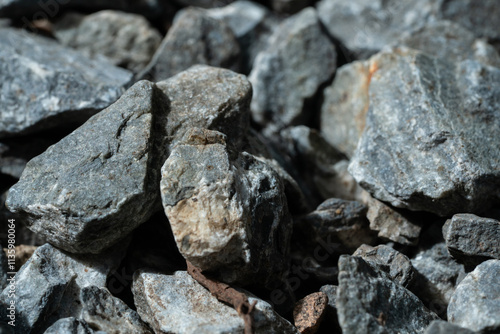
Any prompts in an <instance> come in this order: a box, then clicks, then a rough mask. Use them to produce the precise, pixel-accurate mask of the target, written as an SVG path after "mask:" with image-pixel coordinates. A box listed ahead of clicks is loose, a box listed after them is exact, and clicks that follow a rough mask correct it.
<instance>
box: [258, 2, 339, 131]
mask: <svg viewBox="0 0 500 334" xmlns="http://www.w3.org/2000/svg"><path fill="white" fill-rule="evenodd" d="M336 59H337V54H336V52H335V47H334V45H333V44H332V43H331V42H330V40H329V38H328V37H327V35H326V34H324V33H323V32H322V28H321V25H320V22H319V19H318V14H317V13H316V11H315V10H314V9H312V8H307V9H304V10H303V11H301V12H300V13H298V14H296V15H294V16H292V17H290V18H288V19H287V20H285V21H284V22H283V23H282V24H281V25H280V26H279V27H278V28H277V29H276V31H275V32H274V34H273V36H272V37H271V40H270V42H269V47H268V48H267V49H266V50H264V51H262V52H261V53H260V54H259V55H258V56H257V58H256V59H255V64H254V68H253V69H252V72H251V73H250V76H249V80H250V82H251V83H252V85H253V88H254V90H255V94H254V99H253V100H252V105H251V107H252V117H253V119H254V120H255V121H256V122H257V123H259V124H260V125H262V126H271V128H275V129H278V130H279V129H281V128H283V127H284V126H287V125H292V124H300V123H302V122H303V121H305V120H307V119H310V118H311V116H312V115H311V114H312V112H311V111H310V110H308V108H309V107H310V106H308V100H309V99H312V98H313V97H314V96H315V95H316V93H317V91H318V89H319V87H320V86H321V85H322V84H324V83H326V82H327V81H328V80H329V79H330V78H331V77H332V75H333V73H334V72H335V68H336Z"/></svg>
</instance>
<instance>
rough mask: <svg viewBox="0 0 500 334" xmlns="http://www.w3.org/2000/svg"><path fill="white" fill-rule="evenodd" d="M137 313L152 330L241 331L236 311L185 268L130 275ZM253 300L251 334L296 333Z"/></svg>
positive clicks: (213, 333) (266, 306)
mask: <svg viewBox="0 0 500 334" xmlns="http://www.w3.org/2000/svg"><path fill="white" fill-rule="evenodd" d="M132 291H133V293H134V300H135V305H136V306H137V312H138V313H139V314H140V315H141V317H142V319H143V320H144V321H145V322H147V323H148V324H150V325H151V327H152V328H153V329H154V330H155V332H156V333H179V334H185V333H196V334H198V333H199V334H208V333H210V334H217V333H220V334H222V333H243V331H244V322H243V319H242V318H241V317H240V316H239V315H238V313H237V312H236V310H234V309H233V308H232V307H230V306H227V305H225V304H223V303H221V302H219V301H218V300H217V298H216V297H215V296H213V295H212V294H211V293H210V292H209V291H208V290H206V289H205V288H204V287H203V286H201V285H200V284H199V283H198V282H196V281H195V280H194V279H192V278H191V276H189V274H188V273H187V272H185V271H177V272H175V273H174V274H173V275H164V274H159V273H150V272H146V271H138V272H136V273H135V274H134V284H133V288H132ZM248 299H249V302H250V303H253V302H254V301H255V302H257V304H256V305H255V309H254V311H253V313H252V314H253V317H254V330H255V333H262V334H264V333H266V334H267V333H284V334H285V333H294V334H295V333H298V331H297V330H296V329H295V327H293V326H292V325H291V324H290V323H289V322H288V321H286V320H285V319H283V318H281V317H280V316H279V315H278V314H277V313H275V312H274V311H273V309H272V308H271V306H270V305H269V304H268V303H266V302H264V301H262V300H260V299H257V298H254V297H252V296H249V298H248Z"/></svg>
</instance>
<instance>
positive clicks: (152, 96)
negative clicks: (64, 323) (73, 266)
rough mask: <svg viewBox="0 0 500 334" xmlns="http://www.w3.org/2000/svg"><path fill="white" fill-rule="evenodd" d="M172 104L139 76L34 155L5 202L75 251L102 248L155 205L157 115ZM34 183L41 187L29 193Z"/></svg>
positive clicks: (43, 232)
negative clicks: (112, 99)
mask: <svg viewBox="0 0 500 334" xmlns="http://www.w3.org/2000/svg"><path fill="white" fill-rule="evenodd" d="M167 106H168V102H167V101H166V99H165V97H164V95H163V94H162V93H161V91H159V90H158V88H157V87H156V86H155V85H154V84H152V83H149V82H147V81H141V82H138V83H137V84H135V85H134V86H133V87H132V88H130V89H129V90H128V91H127V92H126V93H125V94H124V95H123V96H122V97H121V98H120V100H119V101H117V102H116V103H114V104H113V105H112V106H110V107H109V108H107V109H106V110H104V111H102V112H100V113H99V114H97V115H95V116H93V117H92V118H91V119H89V120H88V121H87V122H86V123H85V124H84V125H82V126H81V127H79V128H78V129H77V130H75V131H74V132H72V133H71V134H70V135H68V136H67V137H65V138H63V139H62V140H61V141H59V142H58V143H57V144H55V145H53V146H51V147H50V148H49V149H48V150H47V151H46V152H44V153H43V154H41V155H39V156H38V157H36V158H34V159H32V160H31V161H30V162H29V163H28V164H27V166H26V169H25V170H24V172H23V175H22V177H21V179H20V181H19V182H18V183H17V184H16V185H15V186H13V187H12V188H11V189H10V191H9V197H8V198H7V202H6V205H7V207H8V208H9V209H10V210H11V211H13V212H17V213H20V214H23V215H25V216H26V217H27V218H28V223H29V228H30V229H31V230H32V231H34V232H36V233H39V234H41V235H43V236H45V237H46V238H47V240H48V241H49V242H51V243H52V244H54V245H56V246H58V247H60V248H62V249H65V250H67V251H70V252H75V253H86V252H91V253H98V252H100V251H101V250H103V249H105V248H106V247H109V246H111V245H112V244H113V243H115V242H117V241H118V240H119V239H121V238H123V237H125V236H126V235H127V234H128V233H129V232H130V231H132V230H133V229H134V228H136V227H137V226H138V225H140V224H141V223H143V222H145V221H146V220H147V219H148V218H149V216H150V215H151V214H152V211H153V209H154V207H155V204H157V203H156V200H157V197H158V196H157V194H158V190H157V186H158V182H159V170H158V169H159V168H160V167H159V166H161V163H162V162H163V161H164V160H162V157H161V156H162V155H164V153H162V152H161V150H158V151H156V148H155V146H157V145H158V143H157V141H158V140H159V139H158V138H156V137H161V135H162V132H161V131H158V132H159V133H156V134H155V133H154V131H153V124H155V120H156V117H159V116H161V114H166V110H165V109H166V108H167ZM33 188H36V189H37V190H38V191H36V192H34V191H32V189H33Z"/></svg>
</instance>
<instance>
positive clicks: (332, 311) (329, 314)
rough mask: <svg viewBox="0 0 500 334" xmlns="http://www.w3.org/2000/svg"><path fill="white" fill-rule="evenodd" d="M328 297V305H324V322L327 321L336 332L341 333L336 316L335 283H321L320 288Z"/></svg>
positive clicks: (336, 288)
mask: <svg viewBox="0 0 500 334" xmlns="http://www.w3.org/2000/svg"><path fill="white" fill-rule="evenodd" d="M319 290H320V291H321V292H323V293H325V294H326V296H327V297H328V306H327V307H326V316H325V319H324V320H325V322H329V323H330V324H331V326H332V327H333V328H334V329H335V332H336V333H341V328H340V325H339V319H338V317H337V290H338V287H337V286H336V285H323V286H322V287H321V288H320V289H319Z"/></svg>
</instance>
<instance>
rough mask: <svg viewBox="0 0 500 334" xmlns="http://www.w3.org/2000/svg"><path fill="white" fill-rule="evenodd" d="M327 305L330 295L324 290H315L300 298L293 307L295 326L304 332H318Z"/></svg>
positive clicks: (304, 333)
mask: <svg viewBox="0 0 500 334" xmlns="http://www.w3.org/2000/svg"><path fill="white" fill-rule="evenodd" d="M327 306H328V296H327V295H326V294H325V293H324V292H315V293H312V294H310V295H308V296H306V297H304V298H303V299H301V300H299V301H298V302H297V303H296V304H295V307H294V309H293V321H294V324H295V327H297V329H298V330H299V332H301V333H302V334H314V333H316V331H317V330H318V329H319V326H320V325H321V321H322V320H323V316H324V314H325V311H326V307H327Z"/></svg>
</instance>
